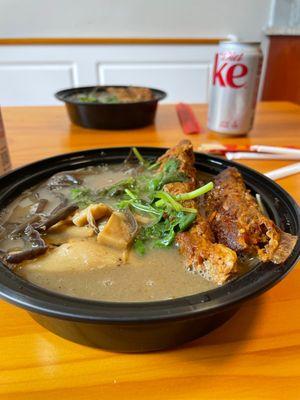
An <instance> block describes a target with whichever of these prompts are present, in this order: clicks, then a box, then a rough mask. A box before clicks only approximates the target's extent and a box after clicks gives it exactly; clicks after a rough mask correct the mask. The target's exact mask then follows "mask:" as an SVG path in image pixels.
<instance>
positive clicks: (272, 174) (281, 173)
mask: <svg viewBox="0 0 300 400" xmlns="http://www.w3.org/2000/svg"><path fill="white" fill-rule="evenodd" d="M299 172H300V162H299V163H295V164H291V165H287V166H286V167H282V168H278V169H274V170H273V171H269V172H266V173H265V175H266V176H267V177H268V178H270V179H273V180H276V179H281V178H285V177H287V176H290V175H295V174H298V173H299Z"/></svg>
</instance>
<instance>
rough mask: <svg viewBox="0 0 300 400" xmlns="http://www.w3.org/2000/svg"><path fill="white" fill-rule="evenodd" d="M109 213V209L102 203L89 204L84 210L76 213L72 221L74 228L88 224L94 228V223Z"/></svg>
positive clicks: (110, 211)
mask: <svg viewBox="0 0 300 400" xmlns="http://www.w3.org/2000/svg"><path fill="white" fill-rule="evenodd" d="M111 213H112V210H111V208H110V207H108V206H107V205H105V204H103V203H99V204H91V205H89V206H88V207H87V208H85V209H84V210H81V211H79V212H77V213H76V214H75V215H74V217H73V219H72V220H73V223H74V225H76V226H84V225H86V224H87V223H89V222H90V224H91V226H92V227H93V225H94V226H95V227H96V224H95V223H94V221H97V220H98V219H100V218H103V217H106V216H109V215H110V214H111Z"/></svg>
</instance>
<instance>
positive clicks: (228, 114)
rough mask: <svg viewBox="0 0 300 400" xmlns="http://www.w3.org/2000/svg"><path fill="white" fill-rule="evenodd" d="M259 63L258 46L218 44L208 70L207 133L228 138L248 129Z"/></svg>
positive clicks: (257, 44) (251, 122) (257, 81)
mask: <svg viewBox="0 0 300 400" xmlns="http://www.w3.org/2000/svg"><path fill="white" fill-rule="evenodd" d="M262 60H263V55H262V51H261V48H260V43H245V42H228V41H224V42H220V44H219V48H218V52H217V54H216V55H215V61H214V67H213V71H212V85H211V92H210V100H209V111H208V128H209V129H210V130H212V131H215V132H218V133H221V134H223V135H231V136H232V135H244V134H246V133H247V132H249V131H250V130H251V128H252V126H253V121H254V114H255V106H256V103H257V93H258V87H259V80H260V75H261V67H262Z"/></svg>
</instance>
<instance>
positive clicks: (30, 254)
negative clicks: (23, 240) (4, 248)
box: [6, 246, 48, 264]
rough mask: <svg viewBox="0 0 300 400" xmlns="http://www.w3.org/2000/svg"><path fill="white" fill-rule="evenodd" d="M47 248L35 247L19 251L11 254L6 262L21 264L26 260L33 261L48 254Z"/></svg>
mask: <svg viewBox="0 0 300 400" xmlns="http://www.w3.org/2000/svg"><path fill="white" fill-rule="evenodd" d="M47 248H48V247H47V246H45V247H33V248H32V249H29V250H23V251H18V252H14V253H9V254H8V255H7V256H6V261H7V262H8V263H11V264H20V263H21V262H22V261H25V260H32V259H34V258H36V257H38V256H40V255H41V254H44V253H46V251H47Z"/></svg>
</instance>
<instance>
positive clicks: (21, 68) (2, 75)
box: [0, 45, 216, 105]
mask: <svg viewBox="0 0 300 400" xmlns="http://www.w3.org/2000/svg"><path fill="white" fill-rule="evenodd" d="M215 51H216V45H214V46H210V45H205V46H203V45H190V46H182V45H146V46H142V45H138V46H137V45H111V46H108V45H84V46H80V45H76V46H75V45H71V46H62V45H60V46H3V47H2V48H1V51H0V104H2V105H40V104H45V105H52V104H57V101H56V100H55V98H54V96H53V95H54V93H55V92H56V91H58V90H60V89H65V88H67V87H72V86H85V85H95V84H102V85H107V84H115V85H118V84H124V85H126V84H128V85H141V86H150V87H154V88H159V89H162V90H165V91H167V93H168V97H167V99H166V101H167V102H177V101H187V102H202V103H204V102H207V98H208V78H209V71H210V67H211V62H212V60H213V56H214V53H215Z"/></svg>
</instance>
